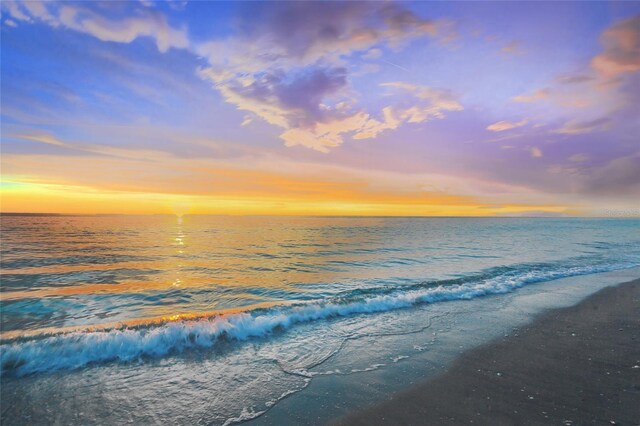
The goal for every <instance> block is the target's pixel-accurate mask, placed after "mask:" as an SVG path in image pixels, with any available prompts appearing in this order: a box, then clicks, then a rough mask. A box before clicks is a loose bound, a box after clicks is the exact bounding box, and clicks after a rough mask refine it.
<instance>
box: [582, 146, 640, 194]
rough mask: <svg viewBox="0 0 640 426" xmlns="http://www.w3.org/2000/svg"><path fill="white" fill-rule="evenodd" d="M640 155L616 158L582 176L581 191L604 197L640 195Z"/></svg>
mask: <svg viewBox="0 0 640 426" xmlns="http://www.w3.org/2000/svg"><path fill="white" fill-rule="evenodd" d="M638 164H640V154H638V153H635V154H631V155H628V156H625V157H619V158H615V159H613V160H611V161H609V162H608V163H607V164H605V165H604V166H602V167H598V168H593V169H589V171H588V173H585V174H584V175H583V176H582V181H581V183H580V187H579V190H580V191H582V192H587V193H595V194H604V195H626V196H632V195H640V167H638Z"/></svg>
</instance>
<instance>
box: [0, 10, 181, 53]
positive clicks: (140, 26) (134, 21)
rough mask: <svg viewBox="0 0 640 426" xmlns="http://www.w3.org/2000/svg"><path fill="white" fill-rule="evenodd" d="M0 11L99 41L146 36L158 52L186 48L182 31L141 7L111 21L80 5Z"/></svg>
mask: <svg viewBox="0 0 640 426" xmlns="http://www.w3.org/2000/svg"><path fill="white" fill-rule="evenodd" d="M2 9H3V10H5V11H6V12H7V13H9V14H10V15H11V16H12V17H13V18H14V19H16V20H18V21H23V22H38V21H39V22H44V23H46V24H48V25H50V26H52V27H64V28H68V29H71V30H74V31H78V32H81V33H84V34H88V35H91V36H93V37H95V38H97V39H99V40H102V41H111V42H116V43H131V42H132V41H134V40H136V39H138V38H141V37H149V38H152V39H153V40H154V41H155V43H156V46H157V47H158V50H159V51H161V52H166V51H167V50H169V49H170V48H186V47H188V46H189V40H188V37H187V33H186V30H185V29H175V28H172V27H171V26H170V25H169V24H168V22H167V19H166V17H165V16H164V15H163V14H161V13H160V12H158V11H155V10H150V9H148V8H145V7H143V8H142V9H140V10H137V11H136V12H137V13H136V15H137V16H135V17H128V18H113V19H110V18H107V17H105V16H103V15H101V14H99V13H97V12H96V11H94V10H93V9H91V8H89V7H87V6H86V5H85V4H80V3H55V2H40V1H35V0H30V1H23V2H14V1H8V2H2Z"/></svg>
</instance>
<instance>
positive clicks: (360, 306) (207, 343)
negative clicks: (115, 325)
mask: <svg viewBox="0 0 640 426" xmlns="http://www.w3.org/2000/svg"><path fill="white" fill-rule="evenodd" d="M630 266H635V265H621V264H618V265H598V266H592V265H588V266H574V267H556V268H548V267H544V268H538V269H536V268H533V269H531V270H529V271H523V270H521V271H516V272H514V271H513V270H511V271H509V272H508V273H505V274H498V275H496V276H493V277H488V278H487V277H483V278H481V279H480V278H479V279H477V280H470V281H468V282H463V283H461V284H455V285H451V284H449V285H437V286H433V285H432V286H424V287H414V288H412V289H411V290H405V291H403V290H398V291H396V292H393V293H387V294H379V295H369V296H358V295H352V296H351V297H343V298H341V299H339V300H331V299H329V300H327V301H324V302H314V303H307V304H301V305H296V306H287V307H279V308H271V309H266V310H263V311H258V312H255V311H254V312H246V313H238V314H233V315H225V316H219V317H214V318H207V319H200V320H193V321H184V320H183V321H175V322H169V323H166V324H163V325H159V326H149V327H140V328H132V329H115V330H110V331H87V332H70V333H65V334H59V335H53V336H49V337H43V338H34V339H31V340H24V341H16V342H12V343H5V344H3V345H1V346H0V355H1V359H2V370H3V373H6V372H7V371H11V372H13V373H14V374H17V375H24V374H31V373H37V372H45V371H52V370H58V369H74V368H79V367H83V366H85V365H87V364H91V363H101V362H108V361H121V362H127V361H133V360H138V359H142V358H145V357H161V356H164V355H167V354H170V353H176V352H181V351H183V350H185V349H189V348H196V347H200V348H207V347H211V346H213V345H214V344H215V343H216V342H217V341H218V340H219V339H221V338H225V339H229V340H239V341H242V340H247V339H250V338H258V337H264V336H267V335H269V334H271V333H273V332H274V331H275V330H278V329H287V328H289V327H291V326H292V325H294V324H299V323H305V322H311V321H317V320H322V319H329V318H333V317H345V316H350V315H356V314H369V313H376V312H384V311H389V310H394V309H401V308H407V307H410V306H414V305H416V304H421V303H435V302H441V301H447V300H464V299H473V298H476V297H481V296H485V295H490V294H499V293H506V292H510V291H513V290H514V289H516V288H518V287H521V286H523V285H526V284H531V283H535V282H541V281H548V280H551V279H557V278H561V277H567V276H575V275H583V274H589V273H595V272H603V271H608V270H613V269H622V268H624V267H630Z"/></svg>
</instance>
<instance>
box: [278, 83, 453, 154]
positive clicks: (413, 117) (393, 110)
mask: <svg viewBox="0 0 640 426" xmlns="http://www.w3.org/2000/svg"><path fill="white" fill-rule="evenodd" d="M381 86H383V87H389V88H391V89H392V90H394V91H396V92H400V93H399V95H401V97H403V98H404V101H405V102H404V103H403V102H400V103H398V104H397V105H394V106H387V107H384V108H383V109H382V117H381V119H376V118H375V117H372V116H371V115H370V114H368V113H366V112H364V111H359V112H356V113H354V114H350V115H345V116H343V117H340V118H336V119H333V120H329V121H325V122H318V123H316V124H315V125H313V126H311V127H294V128H291V129H289V130H287V131H285V132H284V133H283V134H282V135H280V137H281V138H282V139H283V140H284V141H285V144H286V145H287V146H295V145H301V146H305V147H307V148H311V149H315V150H317V151H321V152H328V151H329V149H330V148H334V147H337V146H339V145H341V144H342V143H343V142H344V135H345V134H350V135H352V137H353V139H356V140H360V139H371V138H375V137H377V136H378V135H379V134H380V133H382V132H384V131H386V130H393V129H397V128H398V127H399V126H400V125H402V124H405V123H422V122H424V121H429V120H432V119H442V118H444V112H445V111H460V110H462V109H463V106H462V105H461V104H460V103H459V102H458V101H457V99H456V97H455V96H454V95H453V94H452V93H450V92H449V91H446V90H438V89H433V88H431V87H426V86H418V85H414V84H410V83H405V82H390V83H383V84H381ZM407 97H408V99H407Z"/></svg>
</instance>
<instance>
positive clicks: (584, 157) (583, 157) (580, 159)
mask: <svg viewBox="0 0 640 426" xmlns="http://www.w3.org/2000/svg"><path fill="white" fill-rule="evenodd" d="M590 158H591V157H590V156H589V155H588V154H583V153H580V154H573V155H572V156H571V157H569V161H571V162H572V163H584V162H585V161H589V159H590Z"/></svg>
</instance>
